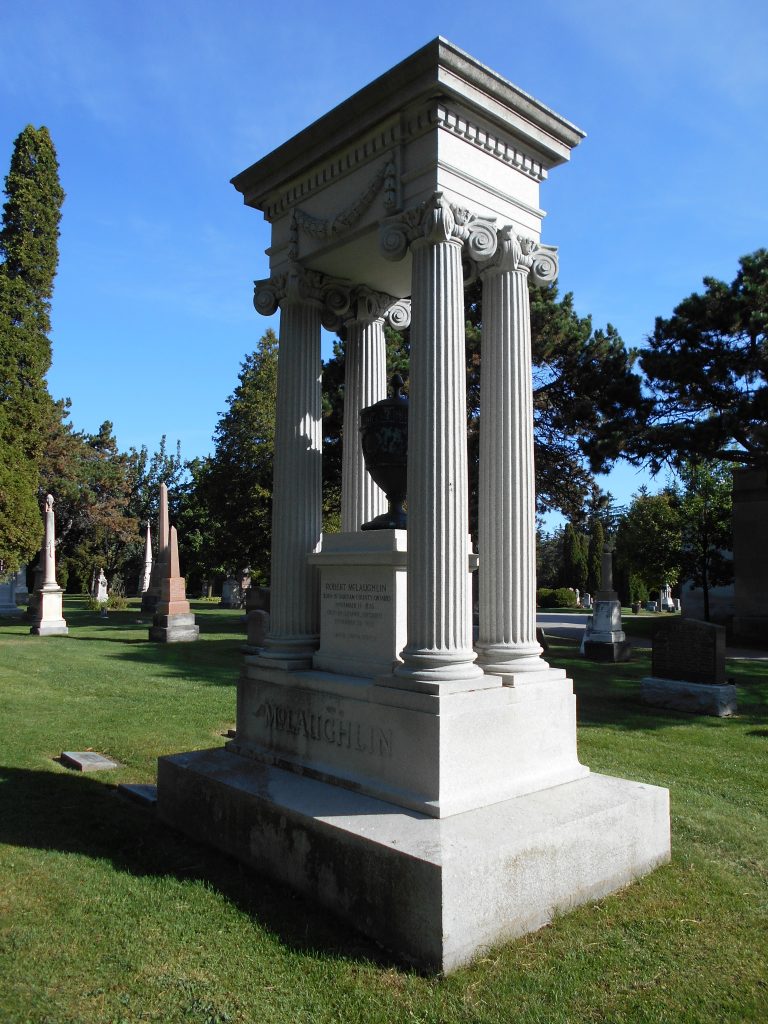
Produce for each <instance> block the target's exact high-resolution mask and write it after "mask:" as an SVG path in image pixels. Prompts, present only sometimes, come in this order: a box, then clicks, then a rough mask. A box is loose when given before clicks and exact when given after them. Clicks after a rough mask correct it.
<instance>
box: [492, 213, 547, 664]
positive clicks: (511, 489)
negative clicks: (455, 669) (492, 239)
mask: <svg viewBox="0 0 768 1024" xmlns="http://www.w3.org/2000/svg"><path fill="white" fill-rule="evenodd" d="M532 270H533V273H534V275H535V278H536V280H537V281H538V282H539V283H545V282H546V281H547V280H554V278H555V276H556V273H557V263H556V260H555V257H554V252H553V250H551V249H550V248H547V249H544V248H541V247H538V246H536V245H535V244H534V243H532V242H530V241H528V240H527V239H519V238H518V237H517V236H516V235H515V234H514V232H513V230H512V229H511V228H504V229H502V231H500V232H499V241H498V247H497V250H496V253H495V254H494V256H493V258H492V259H491V260H490V261H489V262H488V263H487V264H486V265H485V267H484V268H483V269H482V271H481V277H482V281H483V339H482V343H483V344H482V350H483V359H482V364H481V371H480V410H481V412H480V493H479V524H478V525H479V530H478V550H479V554H480V570H479V572H480V579H479V599H480V600H479V604H480V609H479V610H480V633H479V640H478V644H477V650H478V658H479V663H480V664H481V665H482V667H483V669H484V671H486V672H488V673H491V674H494V675H502V676H510V675H514V673H517V672H531V671H541V670H545V669H547V668H548V667H549V666H548V665H547V663H546V662H545V661H544V660H543V659H542V658H541V657H540V654H541V646H540V645H539V643H538V642H537V640H536V491H535V478H534V465H533V384H532V376H531V373H532V371H531V317H530V306H529V300H528V275H529V273H530V272H531V271H532Z"/></svg>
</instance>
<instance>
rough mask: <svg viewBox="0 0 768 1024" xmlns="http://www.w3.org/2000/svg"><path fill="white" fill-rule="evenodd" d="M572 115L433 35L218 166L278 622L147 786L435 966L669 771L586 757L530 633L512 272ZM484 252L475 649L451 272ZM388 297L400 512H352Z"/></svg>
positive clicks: (510, 923)
mask: <svg viewBox="0 0 768 1024" xmlns="http://www.w3.org/2000/svg"><path fill="white" fill-rule="evenodd" d="M582 138H583V133H582V132H581V131H580V130H579V129H577V128H575V127H574V126H573V125H572V124H570V123H569V122H568V121H566V120H564V119H563V118H562V117H560V116H559V115H558V114H555V113H554V112H553V111H551V110H550V109H548V108H547V107H545V106H543V105H542V104H541V103H539V102H538V101H537V100H535V99H533V98H532V97H531V96H529V95H527V94H526V93H524V92H522V91H521V90H520V89H518V88H517V87H516V86H514V85H512V84H511V83H509V82H507V81H506V80H505V79H503V78H502V77H501V76H500V75H498V74H496V73H495V72H493V71H491V70H489V69H488V68H486V67H484V66H483V65H481V64H480V63H478V62H477V61H476V60H475V59H474V58H472V57H471V56H469V54H466V53H464V52H463V51H461V50H459V49H457V48H456V47H455V46H453V45H452V44H451V43H448V42H446V41H445V40H443V39H436V40H434V41H433V42H431V43H429V44H428V45H427V46H425V47H424V48H423V49H421V50H420V51H418V52H417V53H415V54H414V55H413V56H411V57H409V58H408V59H407V60H405V61H403V62H402V63H401V64H399V65H398V66H397V67H395V68H393V69H392V70H391V71H389V72H388V73H387V74H385V75H383V76H382V77H381V78H379V79H377V80H376V81H375V82H373V83H371V84H370V85H369V86H367V87H366V88H365V89H363V90H362V91H361V92H359V93H357V94H356V95H355V96H353V97H351V98H350V99H349V100H347V101H345V102H344V103H342V104H341V105H340V106H338V107H336V108H335V109H334V110H333V111H331V112H330V113H329V114H327V115H325V116H324V117H322V118H321V119H320V120H319V121H318V122H316V123H315V124H313V125H311V126H310V127H309V128H307V129H305V130H304V131H303V132H301V133H300V134H299V135H297V136H296V137H295V138H293V139H291V140H290V141H288V142H286V143H285V144H284V145H282V146H280V147H279V148H278V149H277V150H276V151H275V152H273V153H270V154H269V155H267V156H266V157H264V158H263V159H262V160H260V161H259V162H258V163H256V164H254V165H253V166H252V167H250V168H248V169H247V170H246V171H244V172H243V173H241V174H239V175H238V176H237V177H236V178H235V179H234V184H235V187H236V188H237V189H238V191H240V192H241V193H242V194H243V196H244V199H245V202H246V204H247V205H248V206H250V207H252V208H255V209H258V210H261V211H263V213H264V215H265V217H266V218H267V220H268V221H269V222H270V224H271V225H272V244H271V246H270V248H269V259H270V270H271V276H270V278H268V279H267V280H260V281H257V282H256V287H255V293H254V303H255V306H256V309H257V310H258V311H259V312H260V313H263V314H266V315H271V314H273V313H274V312H275V311H276V310H277V309H278V308H279V309H280V366H279V371H278V373H279V380H278V399H277V414H276V419H277V422H276V442H275V456H274V486H273V494H274V497H273V516H272V523H273V532H272V571H271V617H270V627H269V633H268V634H267V636H266V637H265V639H264V644H263V647H261V648H260V649H258V651H257V653H249V654H246V656H245V658H244V665H243V670H242V674H241V677H240V680H239V682H238V710H237V729H236V735H235V738H234V739H233V740H232V741H231V742H230V743H229V744H228V745H227V747H226V748H225V749H220V748H217V749H213V750H208V751H193V752H190V753H184V754H177V755H172V756H168V757H164V758H161V759H160V762H159V766H158V813H159V814H160V816H161V818H162V819H163V820H164V821H166V822H167V823H169V824H171V825H173V826H174V827H176V828H178V829H180V830H182V831H184V832H186V833H187V834H189V835H190V836H193V837H194V838H195V839H196V840H203V841H206V842H209V843H211V844H212V845H214V846H217V847H218V848H220V849H222V850H225V851H226V852H228V853H229V854H232V855H234V856H235V857H237V858H239V859H240V860H242V861H244V862H245V863H247V864H251V865H253V866H254V867H255V868H256V869H257V870H259V871H261V872H265V873H268V874H270V875H272V876H273V877H275V878H277V879H279V880H280V881H282V882H285V883H287V884H289V885H291V886H293V887H294V888H296V889H298V890H299V891H300V892H302V893H304V894H305V895H307V896H310V897H312V898H313V899H315V900H317V901H319V902H320V903H321V904H323V905H325V906H327V907H329V908H330V909H331V910H332V911H333V912H334V913H336V914H337V915H341V916H342V917H344V918H346V919H347V920H348V921H350V922H351V923H352V924H353V925H354V926H355V927H356V928H358V929H361V930H362V931H364V932H366V933H367V934H369V935H371V936H373V937H374V938H375V939H376V940H377V941H378V942H380V943H381V944H382V945H384V946H386V947H388V948H389V949H391V950H393V951H394V952H395V953H396V954H397V955H398V956H400V957H402V958H403V959H405V960H408V961H411V962H414V963H416V964H418V965H419V966H420V967H422V968H426V969H430V970H444V971H447V970H451V969H453V968H455V967H456V966H458V965H459V964H462V963H465V962H467V961H468V960H470V959H471V958H472V957H473V956H474V955H475V954H476V953H478V952H479V951H480V950H482V949H484V948H485V947H487V946H489V945H492V944H493V943H496V942H499V941H501V940H503V939H505V938H509V937H513V936H517V935H521V934H523V933H525V932H527V931H531V930H533V929H535V928H539V927H541V926H542V925H544V924H546V923H547V922H548V921H549V920H551V918H552V915H553V914H555V913H556V912H558V911H561V910H565V909H567V908H569V907H572V906H574V905H576V904H578V903H581V902H583V901H585V900H589V899H595V898H599V897H601V896H603V895H605V894H606V893H608V892H611V891H613V890H614V889H617V888H619V887H621V886H623V885H626V884H628V883H629V882H631V881H632V880H633V879H635V878H636V877H638V876H639V875H641V874H643V873H644V872H647V871H650V870H651V869H652V868H654V867H655V866H656V865H658V864H660V863H662V862H664V861H666V860H667V859H668V858H669V855H670V834H669V806H668V793H667V791H666V790H663V789H660V788H658V787H655V786H650V785H645V784H639V783H635V782H630V781H627V780H624V779H618V778H610V777H607V776H603V775H597V774H593V773H590V771H589V769H588V768H587V767H585V766H584V765H582V764H581V763H580V762H579V760H578V757H577V751H576V707H575V698H574V695H573V687H572V683H571V681H570V680H569V679H568V678H567V677H566V675H565V672H564V671H562V670H557V669H552V668H550V667H549V665H548V664H547V662H546V661H545V660H544V659H543V658H542V657H541V654H542V650H541V646H540V645H539V643H538V642H537V640H536V606H535V586H536V581H535V500H534V498H535V496H534V475H533V415H532V398H533V396H532V387H531V342H530V314H529V306H528V278H529V276H530V277H531V278H532V279H533V280H534V281H536V282H537V283H541V284H545V283H546V282H548V281H551V280H553V279H554V277H555V273H556V269H557V260H556V255H555V251H554V250H553V249H552V247H550V246H546V245H542V244H541V242H540V240H539V239H540V228H541V218H542V216H543V211H542V210H541V209H540V208H539V185H540V183H541V182H542V181H543V180H544V179H545V177H546V176H547V173H548V171H549V170H550V169H551V168H553V167H555V166H557V165H558V164H562V163H564V162H565V161H567V160H568V158H569V155H570V151H571V149H572V148H573V147H574V146H576V145H577V144H578V143H579V142H580V140H581V139H582ZM477 275H479V276H480V278H481V280H482V286H483V312H484V324H483V331H484V334H483V362H482V380H481V389H482V391H481V403H480V404H481V408H482V410H483V415H482V423H481V437H480V492H479V505H480V540H479V547H480V551H479V557H480V579H479V589H478V594H479V639H478V644H477V650H473V647H472V599H471V587H470V570H471V569H472V567H473V566H472V562H473V556H472V553H471V551H470V546H469V537H468V515H467V507H468V500H467V499H468V488H467V447H466V404H465V365H464V358H465V356H464V351H465V347H464V324H465V316H464V282H465V280H467V279H472V278H474V277H475V276H477ZM371 293H375V296H376V298H375V301H368V300H369V298H370V294H371ZM407 298H410V317H411V351H410V372H409V385H410V388H409V399H410V407H409V416H408V464H407V501H408V510H407V514H408V528H407V532H406V531H404V530H398V529H393V530H388V529H384V530H370V531H365V532H363V531H362V530H361V525H362V524H363V523H367V522H368V521H369V520H371V519H374V518H376V517H377V516H378V515H380V514H381V513H382V512H383V511H384V502H383V497H382V495H381V493H380V492H379V491H375V490H374V489H373V488H372V487H370V486H369V485H368V484H367V483H366V482H365V481H364V479H363V477H362V468H361V467H362V458H361V452H360V448H359V446H360V443H361V442H360V435H359V431H358V426H359V424H358V420H357V417H358V416H359V413H360V410H362V408H364V407H365V406H367V405H370V404H371V403H375V402H377V401H378V400H380V399H383V398H384V374H383V373H382V372H381V368H382V366H383V365H384V364H383V360H384V351H383V333H384V332H383V324H384V316H385V311H386V310H391V309H393V308H394V307H395V306H397V305H398V304H399V303H401V302H402V301H403V300H405V299H407ZM340 321H341V322H343V323H345V324H346V325H347V326H346V330H347V331H348V332H350V331H351V332H352V333H351V334H350V333H348V334H347V338H348V344H349V339H350V337H352V336H353V335H354V336H355V337H356V338H357V339H358V341H359V342H360V344H354V345H352V346H351V347H349V348H348V355H347V358H348V360H349V359H350V358H351V359H352V360H353V361H356V363H355V369H354V373H352V372H351V370H350V365H349V363H348V365H347V372H348V374H349V376H348V377H347V378H346V379H347V387H346V392H345V406H346V408H345V422H344V448H345V458H349V459H350V460H351V469H350V472H349V473H348V475H347V476H346V477H345V491H344V493H343V494H342V507H343V508H344V509H345V510H346V511H345V513H344V520H343V530H344V532H342V533H341V534H338V535H335V536H334V535H331V536H327V535H326V536H323V535H322V534H321V522H322V487H321V436H322V435H321V412H322V403H321V388H320V367H321V363H320V328H321V324H322V323H328V324H332V325H336V324H338V323H339V322H340ZM350 353H352V354H351V355H350ZM363 391H365V394H364V395H362V393H361V392H363ZM350 417H351V418H350Z"/></svg>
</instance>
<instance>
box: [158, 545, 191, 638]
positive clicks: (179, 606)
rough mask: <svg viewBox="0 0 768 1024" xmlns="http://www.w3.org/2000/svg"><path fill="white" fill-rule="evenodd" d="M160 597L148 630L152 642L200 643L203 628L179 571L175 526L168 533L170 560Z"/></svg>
mask: <svg viewBox="0 0 768 1024" xmlns="http://www.w3.org/2000/svg"><path fill="white" fill-rule="evenodd" d="M163 572H164V575H163V578H162V579H161V581H160V596H159V598H158V601H157V604H156V605H155V614H154V617H153V619H152V626H151V627H150V630H149V639H150V640H155V641H157V642H158V643H163V644H170V643H179V642H186V641H191V640H197V638H198V636H199V634H200V627H199V626H197V625H196V624H195V616H194V613H193V612H192V611H191V610H190V607H189V601H188V600H187V594H186V582H185V580H184V577H183V576H182V575H181V571H180V569H179V546H178V538H177V536H176V527H175V526H171V527H170V530H169V542H168V557H167V559H166V561H165V562H164V563H163Z"/></svg>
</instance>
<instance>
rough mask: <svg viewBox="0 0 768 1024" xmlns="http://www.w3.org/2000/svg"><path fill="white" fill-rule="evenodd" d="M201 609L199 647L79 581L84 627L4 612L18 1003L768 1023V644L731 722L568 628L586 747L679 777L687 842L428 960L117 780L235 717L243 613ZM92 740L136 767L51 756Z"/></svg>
mask: <svg viewBox="0 0 768 1024" xmlns="http://www.w3.org/2000/svg"><path fill="white" fill-rule="evenodd" d="M194 607H195V611H196V612H197V614H198V621H199V623H200V625H201V637H200V640H199V642H197V643H195V644H179V645H165V646H164V645H158V644H149V643H148V642H147V639H146V637H147V622H146V620H145V621H144V622H143V623H141V622H140V621H139V620H140V618H141V616H140V614H139V613H138V611H137V610H136V609H135V608H133V609H131V610H129V611H126V612H119V613H111V614H110V616H109V619H108V620H107V621H104V620H101V619H99V617H98V614H95V613H89V612H87V611H85V608H84V603H83V601H82V599H77V598H73V599H70V598H68V599H67V602H66V607H65V614H66V617H67V620H68V622H69V625H70V634H69V636H68V637H44V638H43V637H31V636H29V633H28V626H24V625H22V624H18V623H10V622H9V621H8V620H0V1021H2V1024H22V1022H23V1024H75V1022H77V1024H108V1022H115V1024H116V1022H123V1021H125V1022H134V1021H156V1022H162V1024H175V1022H179V1024H181V1022H184V1024H187V1022H191V1024H227V1022H232V1024H235V1022H236V1024H261V1022H265V1024H266V1022H268V1024H293V1022H297V1024H310V1022H311V1024H325V1022H327V1024H332V1022H347V1021H360V1022H366V1024H368V1022H371V1024H379V1022H381V1024H384V1022H387V1024H389V1022H400V1021H402V1022H414V1024H415V1022H424V1024H427V1022H429V1024H448V1022H451V1024H481V1022H483V1024H485V1022H488V1024H490V1022H494V1024H511V1022H525V1024H529V1022H537V1024H561V1022H563V1024H564V1022H569V1024H591V1022H605V1024H623V1022H630V1021H631V1022H648V1024H687V1022H714V1021H727V1022H733V1024H736V1022H739V1024H741V1022H744V1021H756V1022H765V1021H768V977H767V976H768V971H767V970H766V966H767V961H768V956H767V951H768V927H766V922H767V921H768V886H767V885H766V882H767V878H766V875H767V874H768V872H767V871H766V866H767V859H768V816H767V815H766V810H767V804H768V800H767V799H766V788H767V786H766V783H767V782H768V771H767V770H766V768H767V766H768V765H767V761H768V757H767V755H768V664H766V663H762V664H759V663H756V662H751V663H750V662H730V663H729V665H728V674H729V675H730V676H732V677H734V678H735V680H736V682H737V683H738V685H739V704H740V712H741V713H740V715H739V717H738V718H736V719H733V720H719V719H713V718H703V717H692V716H686V715H682V714H676V713H673V712H662V711H658V712H655V711H653V710H651V709H647V708H644V707H643V706H642V705H640V704H638V703H637V700H636V698H637V692H638V680H639V678H640V676H641V675H643V674H645V673H647V671H648V668H649V664H648V661H647V659H642V658H641V659H638V660H637V661H634V662H632V663H629V664H625V665H617V666H613V665H610V666H608V665H595V664H592V663H589V662H585V661H583V660H581V659H579V658H578V657H577V655H576V649H575V647H574V646H573V645H568V644H566V643H560V644H557V643H555V644H554V645H553V647H552V648H551V650H550V652H549V659H550V661H551V662H552V663H553V664H557V665H562V666H563V667H566V668H567V669H568V670H569V672H570V673H571V674H572V676H573V678H574V680H575V683H576V690H577V694H578V698H579V718H580V732H579V746H580V753H581V759H582V761H584V763H586V764H588V765H590V767H591V768H592V769H593V770H595V771H600V772H607V773H610V774H614V775H621V776H625V777H627V778H632V779H637V780H641V781H645V782H650V783H655V784H658V785H662V786H667V787H669V788H670V790H671V796H672V815H673V819H672V829H673V832H672V835H673V847H674V854H673V860H672V863H671V864H670V865H668V866H666V867H663V868H661V869H660V870H658V871H656V872H654V873H653V874H652V875H650V876H648V877H646V878H644V879H642V880H641V881H640V882H638V883H636V884H635V885H633V886H631V887H630V888H628V889H626V890H623V891H622V892H619V893H617V894H615V895H614V896H611V897H609V898H606V899H604V900H601V901H600V902H599V903H596V904H591V905H589V906H586V907H583V908H580V909H578V910H576V911H575V912H573V913H571V914H569V915H567V916H564V917H562V918H559V919H558V920H556V921H555V922H554V923H553V924H552V925H551V926H550V927H548V928H545V929H543V930H542V931H540V932H538V933H536V934H533V935H529V936H527V937H525V938H523V939H520V940H519V941H517V942H514V943H511V944H509V945H506V946H503V947H500V948H498V949H495V950H493V951H491V952H490V953H488V954H487V955H485V956H483V957H481V958H480V959H479V960H478V961H477V962H476V963H475V964H473V965H472V966H470V967H468V968H465V969H463V970H460V971H457V972H456V973H455V974H453V975H451V976H450V977H449V978H446V979H441V978H425V977H422V976H419V975H418V974H415V973H413V972H410V971H407V970H405V969H403V968H401V967H400V966H398V965H397V964H396V963H393V962H392V961H391V959H389V958H388V957H387V956H386V955H384V954H381V953H380V952H379V951H378V950H377V949H376V947H375V946H373V945H372V944H371V943H369V942H368V941H367V940H365V939H363V938H361V937H360V936H358V935H356V934H355V933H353V932H351V931H350V930H349V929H347V928H345V927H344V926H343V925H341V924H339V923H338V922H336V921H335V920H334V919H333V918H332V917H331V916H330V915H328V914H327V913H325V912H323V911H321V910H318V909H316V908H315V907H313V906H312V905H311V904H309V903H307V902H305V901H304V900H301V899H299V898H297V897H294V896H293V895H292V894H291V893H290V892H289V891H287V890H286V889H284V888H282V887H281V886H278V885H275V884H273V883H271V882H269V881H267V880H265V879H262V878H260V877H258V876H256V875H254V874H251V873H249V872H247V871H245V870H244V869H241V868H240V867H239V866H238V864H236V863H235V862H233V861H231V860H229V859H227V858H226V857H224V856H222V855H220V854H217V853H216V852H214V851H210V850H207V849H205V848H203V847H200V846H197V845H195V844H194V843H191V842H190V841H189V840H187V839H184V838H182V837H181V836H179V835H177V834H175V833H173V832H171V831H169V830H168V829H166V828H165V827H163V826H161V825H160V824H158V823H157V822H156V821H155V819H154V816H153V814H152V812H150V811H147V810H145V809H144V808H142V807H140V806H137V805H134V804H132V803H129V802H127V801H125V800H124V799H123V798H121V797H118V796H117V794H116V786H117V783H119V782H127V781H134V782H153V781H154V778H155V761H156V758H157V757H158V756H159V755H160V754H166V753H170V752H174V751H181V750H190V749H193V748H202V747H209V746H214V745H216V744H220V743H223V742H224V740H223V737H222V733H223V732H224V731H225V730H226V729H227V728H228V727H230V726H231V725H232V724H233V722H234V714H235V685H234V684H235V679H236V676H237V673H238V665H239V661H240V658H241V654H240V646H241V644H242V642H243V634H242V633H241V632H240V626H239V618H240V616H239V614H238V613H237V612H230V611H224V610H221V609H218V608H216V607H213V606H211V605H210V604H202V603H201V604H198V605H196V606H194ZM2 622H5V624H2ZM88 747H92V748H93V749H95V750H98V751H101V752H103V753H106V754H108V755H110V756H112V757H113V758H115V759H116V760H118V761H119V762H120V763H121V765H123V767H122V768H120V769H118V770H117V771H111V772H100V773H94V774H88V775H81V774H79V773H75V772H71V771H69V770H67V769H65V768H63V767H61V766H60V765H59V764H58V763H57V762H56V761H55V760H54V758H55V757H57V755H58V754H59V753H60V752H61V751H62V750H84V749H87V748H88Z"/></svg>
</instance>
